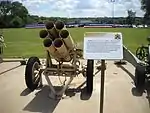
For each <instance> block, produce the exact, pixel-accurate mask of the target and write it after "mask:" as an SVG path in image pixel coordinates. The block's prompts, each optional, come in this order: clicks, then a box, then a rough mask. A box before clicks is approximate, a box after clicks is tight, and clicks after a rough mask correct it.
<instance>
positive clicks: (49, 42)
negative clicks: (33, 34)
mask: <svg viewBox="0 0 150 113" xmlns="http://www.w3.org/2000/svg"><path fill="white" fill-rule="evenodd" d="M43 44H44V47H45V48H46V49H47V50H48V51H49V52H50V53H51V54H53V53H54V52H55V51H56V49H55V47H54V46H53V45H52V40H51V39H49V38H46V39H45V40H44V41H43Z"/></svg>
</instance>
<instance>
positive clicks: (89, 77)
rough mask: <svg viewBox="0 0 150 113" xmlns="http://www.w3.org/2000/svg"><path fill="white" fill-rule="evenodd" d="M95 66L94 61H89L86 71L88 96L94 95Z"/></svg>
mask: <svg viewBox="0 0 150 113" xmlns="http://www.w3.org/2000/svg"><path fill="white" fill-rule="evenodd" d="M93 65H94V60H87V70H86V77H87V78H86V89H87V94H92V91H93V70H94V68H93Z"/></svg>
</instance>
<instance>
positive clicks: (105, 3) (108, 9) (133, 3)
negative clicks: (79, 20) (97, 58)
mask: <svg viewBox="0 0 150 113" xmlns="http://www.w3.org/2000/svg"><path fill="white" fill-rule="evenodd" d="M13 1H19V2H22V3H23V5H24V6H25V7H26V8H27V9H28V11H29V13H30V14H32V15H39V16H46V17H51V16H53V17H112V16H113V11H114V16H115V17H126V16H127V10H128V9H132V10H133V11H136V16H143V14H144V12H143V11H142V10H141V4H140V0H115V2H114V3H112V2H110V1H111V0H13ZM113 1H114V0H113ZM113 4H114V10H113Z"/></svg>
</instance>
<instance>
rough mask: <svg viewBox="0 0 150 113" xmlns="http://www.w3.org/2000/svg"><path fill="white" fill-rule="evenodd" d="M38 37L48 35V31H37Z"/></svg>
mask: <svg viewBox="0 0 150 113" xmlns="http://www.w3.org/2000/svg"><path fill="white" fill-rule="evenodd" d="M39 36H40V38H46V37H47V36H48V32H47V31H46V30H41V31H40V32H39Z"/></svg>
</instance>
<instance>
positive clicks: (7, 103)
mask: <svg viewBox="0 0 150 113" xmlns="http://www.w3.org/2000/svg"><path fill="white" fill-rule="evenodd" d="M106 62H107V70H106V79H105V99H104V113H150V108H149V106H150V104H149V102H148V99H147V98H146V96H147V94H146V93H144V94H143V95H142V96H138V94H137V93H136V91H135V89H134V85H133V78H134V76H133V75H134V67H133V66H132V65H130V64H127V65H125V66H123V67H117V66H115V65H114V64H113V62H111V61H106ZM24 69H25V66H19V63H13V62H12V63H3V64H0V89H1V91H0V113H33V112H34V113H99V106H100V105H99V100H100V72H99V73H97V74H96V75H95V77H94V91H93V95H92V96H91V97H90V98H87V97H86V96H85V95H84V93H83V91H82V90H81V91H80V90H79V91H77V90H75V89H73V87H74V88H77V87H78V86H80V85H81V84H82V83H83V82H84V81H85V78H84V77H82V76H79V77H77V78H75V79H74V81H73V82H72V84H71V86H70V87H71V89H70V90H68V93H67V97H65V98H64V99H62V100H60V101H58V100H57V101H56V100H52V99H50V98H49V97H48V94H49V88H48V86H47V85H46V82H45V80H44V78H43V80H44V84H45V86H44V87H43V88H42V89H41V90H36V91H34V92H32V93H30V92H29V91H28V89H27V88H26V85H25V81H24ZM127 69H128V71H127ZM96 71H97V70H95V72H96ZM53 83H55V84H56V83H57V84H58V85H59V82H58V79H56V78H53ZM84 86H85V85H84ZM84 86H83V87H84Z"/></svg>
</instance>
